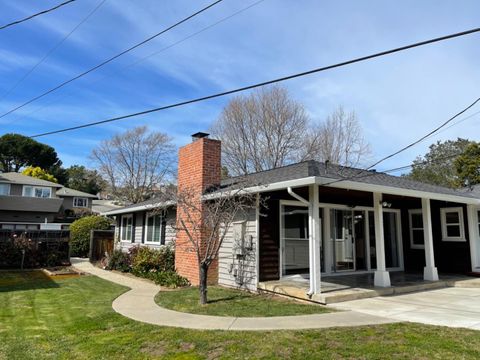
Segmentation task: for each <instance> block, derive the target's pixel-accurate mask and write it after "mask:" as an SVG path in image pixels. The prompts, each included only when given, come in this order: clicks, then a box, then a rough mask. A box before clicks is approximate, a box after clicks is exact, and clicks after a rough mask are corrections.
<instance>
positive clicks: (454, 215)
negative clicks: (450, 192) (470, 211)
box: [445, 211, 460, 224]
mask: <svg viewBox="0 0 480 360" xmlns="http://www.w3.org/2000/svg"><path fill="white" fill-rule="evenodd" d="M445 220H446V222H447V224H458V223H460V219H459V215H458V212H457V211H451V212H446V213H445Z"/></svg>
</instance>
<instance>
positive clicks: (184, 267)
mask: <svg viewBox="0 0 480 360" xmlns="http://www.w3.org/2000/svg"><path fill="white" fill-rule="evenodd" d="M208 135H209V134H206V133H201V132H199V133H196V134H193V135H192V142H191V143H190V144H187V145H185V146H183V147H181V148H180V150H179V152H178V179H177V181H178V191H179V192H182V191H185V190H187V191H189V192H193V193H194V195H195V196H198V200H199V202H198V209H199V211H198V214H189V215H190V216H191V217H192V218H193V217H194V218H198V222H199V223H200V224H202V223H203V220H202V203H201V201H200V196H201V195H202V194H203V193H204V191H205V190H206V189H208V188H209V187H211V186H213V185H219V184H220V180H221V143H220V141H218V140H213V139H209V138H208ZM190 212H191V211H190ZM181 218H183V219H185V218H186V217H185V214H183V213H182V209H181V207H179V208H177V223H178V222H179V220H180V219H181ZM187 226H188V225H187ZM200 231H201V232H202V231H203V230H200ZM200 236H202V235H200ZM175 268H176V269H177V272H178V273H179V274H180V275H182V276H184V277H186V278H187V279H188V280H190V282H191V283H192V285H198V284H199V278H200V276H199V268H198V263H197V255H196V253H195V251H194V250H193V249H192V245H191V243H190V241H189V239H188V236H187V234H186V233H185V232H184V231H178V232H177V236H176V243H175ZM217 281H218V264H217V262H215V263H213V264H212V265H211V266H210V269H209V273H208V282H209V283H216V282H217Z"/></svg>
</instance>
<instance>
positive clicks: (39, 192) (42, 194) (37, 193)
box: [23, 185, 52, 198]
mask: <svg viewBox="0 0 480 360" xmlns="http://www.w3.org/2000/svg"><path fill="white" fill-rule="evenodd" d="M23 196H26V197H37V198H49V197H51V196H52V189H51V188H49V187H39V186H29V185H28V186H23Z"/></svg>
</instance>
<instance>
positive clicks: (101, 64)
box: [0, 0, 223, 119]
mask: <svg viewBox="0 0 480 360" xmlns="http://www.w3.org/2000/svg"><path fill="white" fill-rule="evenodd" d="M222 1H223V0H217V1H215V2H213V3H211V4H210V5H208V6H206V7H204V8H203V9H201V10H198V11H197V12H195V13H193V14H192V15H189V16H187V17H186V18H184V19H182V20H180V21H178V22H176V23H175V24H173V25H171V26H169V27H167V28H166V29H164V30H162V31H160V32H158V33H156V34H154V35H152V36H150V37H148V38H147V39H145V40H143V41H141V42H139V43H137V44H135V45H133V46H131V47H129V48H128V49H126V50H123V51H122V52H120V53H118V54H117V55H115V56H112V57H111V58H108V59H107V60H105V61H102V62H101V63H100V64H98V65H95V66H94V67H92V68H90V69H88V70H86V71H84V72H82V73H80V74H78V75H76V76H74V77H73V78H71V79H69V80H67V81H64V82H62V83H61V84H59V85H57V86H55V87H53V88H51V89H50V90H47V91H45V92H44V93H42V94H40V95H37V96H35V97H34V98H32V99H30V100H28V101H27V102H25V103H23V104H22V105H19V106H17V107H15V108H13V109H11V110H9V111H7V112H6V113H4V114H2V115H0V119H1V118H3V117H5V116H7V115H9V114H11V113H13V112H15V111H17V110H18V109H21V108H23V107H24V106H27V105H28V104H31V103H32V102H34V101H36V100H38V99H41V98H42V97H44V96H46V95H48V94H50V93H52V92H54V91H56V90H58V89H60V88H62V87H64V86H65V85H67V84H69V83H71V82H73V81H75V80H77V79H80V78H81V77H83V76H85V75H87V74H89V73H91V72H93V71H95V70H97V69H99V68H101V67H102V66H104V65H106V64H108V63H110V62H112V61H113V60H115V59H118V58H119V57H120V56H122V55H125V54H126V53H128V52H130V51H132V50H134V49H136V48H138V47H140V46H142V45H144V44H146V43H148V42H149V41H152V40H153V39H155V38H157V37H158V36H160V35H162V34H164V33H166V32H167V31H170V30H171V29H173V28H175V27H177V26H179V25H181V24H183V23H184V22H186V21H188V20H190V19H191V18H193V17H195V16H197V15H199V14H201V13H203V12H204V11H206V10H208V9H210V8H211V7H213V6H215V5H217V4H219V3H221V2H222Z"/></svg>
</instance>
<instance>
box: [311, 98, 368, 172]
mask: <svg viewBox="0 0 480 360" xmlns="http://www.w3.org/2000/svg"><path fill="white" fill-rule="evenodd" d="M304 149H305V153H304V154H303V158H304V159H314V160H319V161H326V160H329V161H331V162H332V163H334V164H340V165H345V166H353V167H355V166H359V165H360V164H361V163H362V162H363V161H364V160H366V159H367V158H368V157H369V156H370V154H371V150H370V145H369V144H368V142H367V141H366V140H365V138H364V137H363V134H362V128H361V126H360V123H359V122H358V120H357V117H356V115H355V112H353V111H352V112H348V113H347V112H345V110H344V109H343V107H341V106H340V107H338V108H337V109H336V110H335V111H334V112H333V113H332V114H331V115H330V116H328V117H327V119H326V120H325V121H324V122H321V123H319V124H317V125H312V126H311V128H310V130H309V134H308V136H307V137H306V139H305V147H304Z"/></svg>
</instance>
